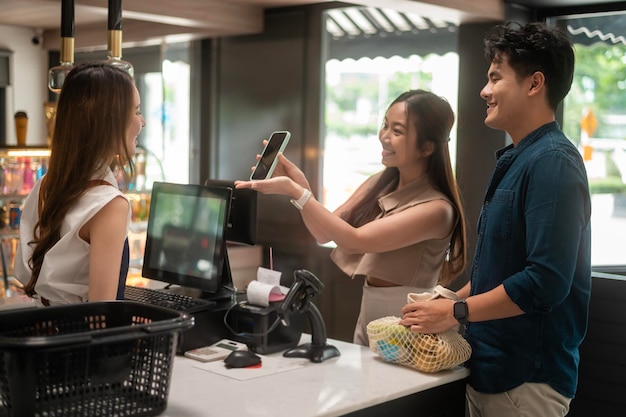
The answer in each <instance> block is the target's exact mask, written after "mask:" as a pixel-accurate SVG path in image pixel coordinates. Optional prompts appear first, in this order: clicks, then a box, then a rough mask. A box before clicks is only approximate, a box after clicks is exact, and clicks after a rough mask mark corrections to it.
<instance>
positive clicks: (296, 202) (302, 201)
mask: <svg viewBox="0 0 626 417" xmlns="http://www.w3.org/2000/svg"><path fill="white" fill-rule="evenodd" d="M312 195H313V194H311V192H310V191H309V190H307V189H306V188H305V189H304V192H303V193H302V195H301V196H300V198H299V199H297V200H294V199H293V198H292V199H291V200H289V201H290V202H291V204H293V205H294V206H296V207H297V208H298V210H302V209H303V208H304V205H305V204H306V203H307V202H308V201H309V199H310V198H311V196H312Z"/></svg>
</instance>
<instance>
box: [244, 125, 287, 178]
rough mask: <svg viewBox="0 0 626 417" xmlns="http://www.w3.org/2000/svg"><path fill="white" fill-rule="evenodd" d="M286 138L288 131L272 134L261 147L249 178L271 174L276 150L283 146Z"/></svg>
mask: <svg viewBox="0 0 626 417" xmlns="http://www.w3.org/2000/svg"><path fill="white" fill-rule="evenodd" d="M287 140H289V132H276V133H274V134H272V136H271V137H270V140H269V141H268V142H267V146H266V147H265V149H263V154H262V155H261V159H260V160H259V162H258V163H257V165H256V168H255V169H254V172H253V173H252V176H251V177H250V179H252V180H263V179H265V178H268V177H269V176H271V175H272V173H273V171H274V166H275V165H276V164H275V160H276V158H277V157H278V152H280V151H281V150H282V149H284V148H285V147H284V146H283V144H286V143H285V142H286V141H287Z"/></svg>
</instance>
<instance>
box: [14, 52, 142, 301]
mask: <svg viewBox="0 0 626 417" xmlns="http://www.w3.org/2000/svg"><path fill="white" fill-rule="evenodd" d="M133 83H134V81H133V79H132V77H131V76H130V75H128V74H127V73H125V72H124V71H121V70H119V69H117V68H115V67H113V66H111V65H107V64H104V63H89V64H83V65H79V66H77V67H76V68H74V69H72V71H70V73H69V74H68V75H67V77H66V79H65V81H64V83H63V88H62V89H61V94H60V96H59V101H58V103H57V111H56V121H55V126H54V135H53V138H52V152H51V154H50V163H49V165H48V173H47V174H46V176H45V177H44V178H45V181H44V182H42V184H41V189H40V191H39V194H40V200H41V202H42V205H41V212H40V213H39V221H38V222H37V223H36V224H35V230H34V233H33V236H34V238H33V241H32V242H29V244H30V245H33V255H32V257H31V259H30V267H31V268H32V271H33V272H32V275H31V279H30V281H29V282H28V284H26V285H25V286H24V290H25V292H26V294H28V295H30V296H33V295H34V294H35V284H36V283H37V279H38V278H39V273H40V271H41V266H42V264H43V260H44V257H45V255H46V253H47V252H48V251H49V250H50V249H51V248H52V247H53V246H54V245H55V244H56V243H57V242H58V241H59V239H60V238H61V225H62V224H63V220H64V219H65V216H66V215H67V213H68V212H69V210H70V209H71V208H72V207H73V206H74V205H75V204H76V203H77V201H78V200H79V199H80V197H81V195H82V194H83V193H84V192H85V190H87V188H88V185H89V181H90V180H91V179H92V177H93V175H94V174H95V173H100V172H102V173H103V174H104V172H105V170H106V169H107V166H108V167H109V168H111V169H112V170H113V171H114V172H117V173H121V174H122V175H124V176H125V179H126V180H128V178H130V177H131V176H132V175H133V174H134V167H133V164H132V155H131V154H130V151H129V150H128V147H127V144H126V141H127V138H126V135H127V130H128V126H129V124H130V120H131V117H132V113H133V111H134V109H133V94H134V90H133V88H134V84H133ZM125 168H128V172H127V170H126V169H125ZM128 182H129V181H125V183H126V184H128ZM68 256H71V254H68Z"/></svg>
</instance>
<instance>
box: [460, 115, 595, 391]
mask: <svg viewBox="0 0 626 417" xmlns="http://www.w3.org/2000/svg"><path fill="white" fill-rule="evenodd" d="M496 157H497V158H498V161H497V164H496V168H495V170H494V172H493V174H492V177H491V179H490V181H489V187H488V189H487V193H486V195H485V200H484V203H483V207H482V210H481V213H480V218H479V220H478V240H477V246H476V254H475V257H474V262H473V265H472V270H471V295H475V294H481V293H484V292H487V291H489V290H492V289H493V288H495V287H497V286H498V285H500V284H504V289H505V291H506V293H507V294H508V295H509V297H510V298H511V299H512V300H513V302H515V303H516V304H517V305H518V306H519V307H520V308H521V309H522V310H523V311H524V312H525V313H526V314H523V315H521V316H517V317H512V318H507V319H501V320H490V321H484V322H476V323H470V324H469V326H468V329H467V333H466V337H467V339H468V341H469V343H470V344H471V346H472V349H473V352H472V357H471V359H470V360H469V361H468V364H467V365H468V366H469V368H470V370H471V375H470V377H469V384H470V385H471V386H472V387H473V388H474V389H475V390H477V391H479V392H484V393H499V392H504V391H508V390H510V389H512V388H515V387H517V386H519V385H520V384H523V383H525V382H544V383H547V384H549V385H550V386H552V388H554V389H555V390H556V391H558V392H559V393H561V394H563V395H565V396H566V397H568V398H573V397H574V394H575V392H576V386H577V383H578V362H579V354H578V347H579V345H580V343H581V341H582V340H583V338H584V335H585V332H586V330H587V316H588V307H589V297H590V293H591V229H590V223H589V220H590V215H591V201H590V200H591V199H590V196H589V185H588V181H587V173H586V170H585V166H584V163H583V160H582V157H581V155H580V152H579V151H578V149H576V147H575V146H574V145H573V144H572V143H571V142H570V141H569V140H568V139H567V138H566V137H565V135H564V134H563V133H562V131H561V130H560V127H559V125H558V124H557V123H556V122H551V123H548V124H546V125H544V126H542V127H540V128H539V129H537V130H535V131H533V132H532V133H530V134H529V135H528V136H526V137H525V138H524V139H522V140H521V141H520V142H519V143H518V145H517V146H515V147H514V146H512V145H510V146H508V147H506V148H503V149H501V150H499V151H498V152H497V153H496ZM470 318H471V311H470Z"/></svg>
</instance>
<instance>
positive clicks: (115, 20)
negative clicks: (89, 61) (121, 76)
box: [105, 0, 135, 76]
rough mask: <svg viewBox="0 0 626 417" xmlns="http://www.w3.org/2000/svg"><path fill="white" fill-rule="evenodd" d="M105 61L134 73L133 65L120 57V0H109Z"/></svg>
mask: <svg viewBox="0 0 626 417" xmlns="http://www.w3.org/2000/svg"><path fill="white" fill-rule="evenodd" d="M105 62H106V63H107V64H110V65H113V66H115V67H117V68H120V69H122V70H124V71H126V72H127V73H129V74H130V75H131V76H133V75H134V72H135V70H134V68H133V66H132V65H131V64H130V62H127V61H124V60H123V59H122V0H109V19H108V59H107V60H106V61H105Z"/></svg>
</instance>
